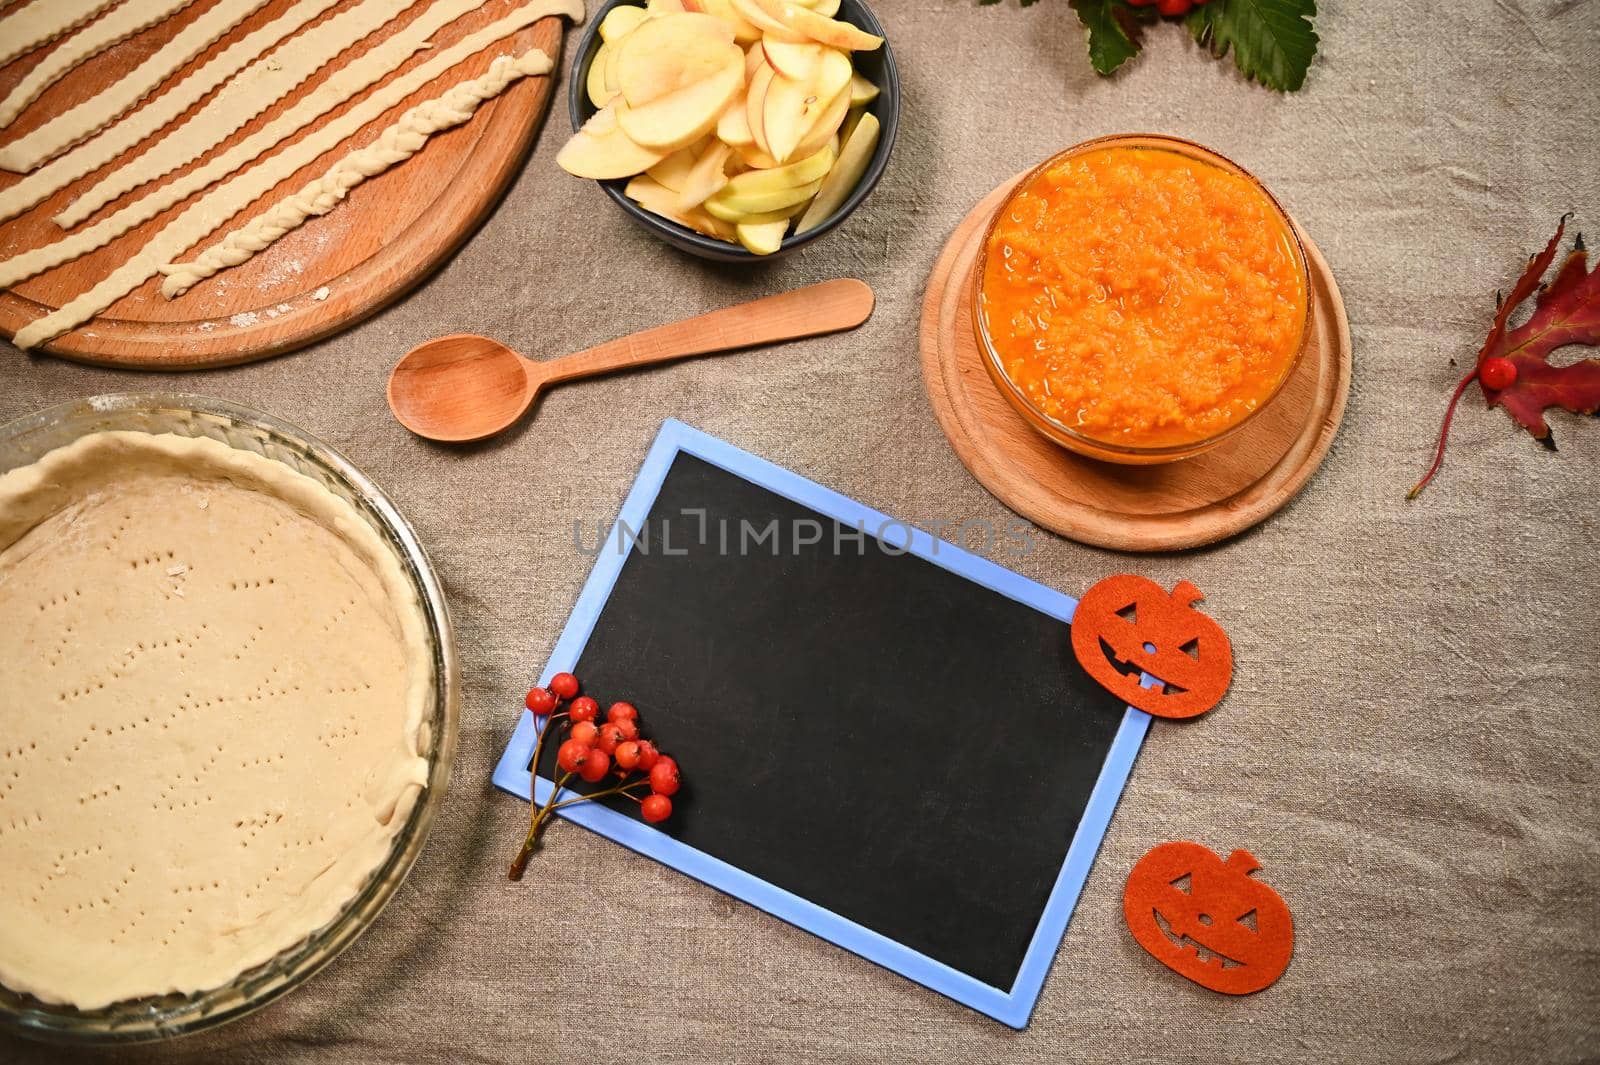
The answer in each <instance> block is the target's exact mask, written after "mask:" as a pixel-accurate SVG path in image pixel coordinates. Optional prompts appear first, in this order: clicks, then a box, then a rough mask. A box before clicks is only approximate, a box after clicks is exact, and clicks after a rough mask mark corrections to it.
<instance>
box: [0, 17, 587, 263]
mask: <svg viewBox="0 0 1600 1065" xmlns="http://www.w3.org/2000/svg"><path fill="white" fill-rule="evenodd" d="M481 2H482V0H438V2H437V3H435V4H434V5H433V6H432V7H430V8H429V9H428V10H427V11H425V12H423V13H422V15H420V16H419V17H417V18H416V19H414V20H412V21H411V22H409V23H407V24H406V25H405V26H403V27H401V28H400V29H399V30H397V31H396V32H395V34H394V35H393V36H392V37H390V38H389V39H388V40H386V41H383V42H381V43H379V44H377V45H375V46H374V47H373V48H371V49H370V50H368V51H367V52H366V53H365V54H363V55H361V56H360V57H358V58H356V59H354V60H352V61H351V62H350V63H349V65H347V66H345V67H343V68H341V69H339V70H336V71H334V72H333V74H332V75H331V76H330V77H329V78H328V80H327V81H325V82H323V83H322V84H321V85H319V86H317V88H316V90H315V91H314V92H311V93H309V94H308V95H306V96H305V97H303V98H301V100H300V102H299V103H297V104H295V105H294V106H293V107H291V108H290V109H289V110H287V111H285V112H284V113H283V114H281V115H279V116H278V117H277V118H275V119H273V120H272V121H271V122H268V123H267V124H266V125H265V126H263V127H261V128H260V129H259V130H257V131H256V132H255V133H252V134H251V135H250V136H248V137H246V138H245V139H244V140H242V141H240V142H239V143H238V144H236V145H234V146H233V147H232V148H230V149H228V150H227V151H225V152H223V153H222V154H221V155H218V156H216V157H215V158H213V159H211V160H210V161H209V162H206V163H205V164H203V165H201V166H197V167H195V168H194V169H193V170H190V171H188V172H187V173H184V174H180V175H178V176H177V177H176V178H173V179H172V180H171V181H170V182H168V183H167V184H165V185H162V186H161V187H160V188H158V189H155V190H154V191H152V192H150V193H149V194H147V195H145V196H144V197H142V198H141V199H138V200H135V201H134V202H133V203H130V204H128V205H127V206H126V207H124V208H122V209H121V210H120V211H117V212H116V213H115V214H113V215H111V216H109V217H107V218H103V219H101V220H100V221H98V222H96V223H95V224H94V225H92V226H89V227H88V228H86V229H80V230H79V231H78V232H76V233H73V234H71V235H69V236H66V237H63V238H61V239H60V240H58V241H56V242H55V243H54V244H47V245H45V246H44V247H42V248H35V249H33V250H32V251H27V252H24V253H22V254H21V255H17V256H13V257H12V258H10V259H7V260H5V261H4V262H0V288H10V287H11V286H13V285H15V284H16V283H17V282H19V281H22V280H24V279H26V278H30V277H32V276H34V275H35V274H42V273H44V271H46V270H49V269H52V268H53V267H57V266H60V265H61V264H62V263H65V262H71V261H72V260H73V259H76V258H79V257H80V256H83V255H87V254H89V253H90V252H92V251H94V250H95V249H96V248H99V247H102V246H103V245H106V244H109V243H110V242H111V241H113V240H115V239H116V238H118V237H120V236H122V234H124V233H126V232H127V231H128V230H130V229H133V228H135V227H136V226H140V225H143V224H144V223H145V222H148V221H149V220H150V219H152V218H154V217H155V216H156V215H158V214H161V213H162V212H163V211H165V210H167V209H168V208H169V207H172V206H173V205H174V204H177V203H181V202H182V201H184V200H186V199H188V198H189V197H190V196H191V195H192V194H194V193H195V192H198V191H199V190H201V189H203V188H206V187H208V186H210V185H212V184H215V183H216V182H218V181H220V180H222V179H223V178H225V177H227V176H228V175H229V174H231V173H233V172H234V171H235V170H238V169H239V168H240V167H242V166H244V165H246V164H248V163H249V162H250V161H251V160H253V159H254V158H255V157H256V156H258V155H260V154H261V153H262V152H265V151H268V150H270V149H271V148H273V147H274V146H276V145H277V144H278V143H279V142H281V141H283V140H285V139H287V138H289V137H291V136H293V135H294V134H295V133H298V132H299V131H300V130H301V129H303V128H305V127H306V126H309V125H310V124H311V123H313V122H315V121H316V120H317V119H319V118H321V117H322V116H323V115H325V114H327V113H328V112H329V111H332V110H333V109H334V108H336V107H338V106H339V105H340V104H343V103H344V102H346V101H347V100H349V99H351V98H352V97H354V96H357V95H359V94H360V93H361V92H362V91H363V90H365V89H366V88H367V87H368V86H370V85H372V84H373V83H374V82H377V81H380V80H382V79H383V78H385V77H387V76H388V75H389V74H391V73H393V72H394V69H395V68H396V67H398V66H400V64H402V63H404V62H405V61H406V60H407V59H409V58H411V56H412V55H413V54H414V53H416V52H419V51H421V50H422V49H424V48H427V47H428V46H429V45H428V38H429V37H430V36H431V35H432V34H433V33H434V32H435V31H437V30H438V29H439V28H440V27H441V26H443V25H445V24H446V23H448V22H452V21H454V20H455V19H458V18H460V17H461V16H462V15H464V14H466V13H467V12H468V11H471V10H473V9H475V8H477V7H478V6H480V4H481ZM573 2H575V3H577V2H580V0H573ZM479 47H482V46H481V45H480V46H479ZM390 106H393V105H392V104H391V105H390ZM368 121H371V120H370V119H369V120H368ZM354 132H355V130H351V133H354ZM346 136H348V134H346ZM329 147H332V145H330V146H329ZM326 150H327V149H326V148H325V149H323V151H326ZM318 154H321V153H318ZM308 161H309V160H308ZM301 165H302V166H303V165H305V164H304V163H302V164H301ZM295 169H298V167H294V168H291V171H290V172H292V171H293V170H295ZM261 191H262V192H266V191H267V190H266V189H262V190H261ZM257 195H260V193H258V194H257ZM246 202H248V201H246ZM240 206H241V207H242V206H244V205H243V204H241V205H240ZM234 210H238V208H237V207H236V208H234ZM232 213H233V212H232V211H230V212H228V214H232ZM227 218H228V215H223V216H222V217H221V218H218V219H217V220H216V222H215V223H214V226H215V225H221V224H222V223H223V222H224V221H226V220H227ZM201 235H202V236H203V235H204V234H201ZM177 250H178V251H182V250H183V249H182V248H179V249H177ZM163 261H165V260H163Z"/></svg>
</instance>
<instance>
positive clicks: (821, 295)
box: [528, 278, 872, 384]
mask: <svg viewBox="0 0 1600 1065" xmlns="http://www.w3.org/2000/svg"><path fill="white" fill-rule="evenodd" d="M870 314H872V289H871V288H869V287H868V286H867V284H866V283H865V282H863V281H857V280H855V279H854V278H839V279H838V280H835V281H824V282H822V283H821V284H820V285H808V286H806V287H805V288H797V289H794V290H793V291H791V292H780V293H779V294H778V295H776V296H763V297H762V298H761V299H758V300H751V301H749V302H748V303H738V304H735V305H734V306H732V307H724V308H723V309H722V310H720V311H712V312H711V313H710V314H702V315H700V316H699V317H697V318H686V319H684V320H683V321H681V322H673V323H672V324H670V325H661V326H657V327H655V328H654V329H646V330H644V331H643V332H639V333H634V334H632V335H631V336H625V337H620V338H618V339H616V340H611V341H607V342H606V343H604V344H601V345H599V346H597V347H593V348H590V349H589V350H587V351H580V352H578V353H577V354H575V355H567V356H564V357H562V358H559V359H549V360H547V361H544V362H536V363H534V364H533V365H531V366H529V367H528V376H529V377H530V378H537V379H539V382H540V383H541V384H553V383H555V382H557V381H570V380H572V379H573V378H575V377H588V376H589V375H591V374H599V373H610V372H611V371H613V370H625V369H631V368H633V367H635V366H649V365H650V364H652V363H658V362H670V361H671V360H673V359H682V358H686V357H688V356H690V355H709V354H711V353H712V352H716V351H733V350H735V349H737V348H748V347H754V346H756V345H758V344H773V343H776V342H778V341H780V340H794V339H796V338H798V337H814V336H821V335H822V334H823V333H837V332H839V331H840V330H842V329H854V328H855V327H856V326H858V325H860V324H861V323H862V322H864V321H866V320H867V317H868V316H869V315H870Z"/></svg>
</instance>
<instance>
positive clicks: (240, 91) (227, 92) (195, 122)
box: [0, 0, 417, 229]
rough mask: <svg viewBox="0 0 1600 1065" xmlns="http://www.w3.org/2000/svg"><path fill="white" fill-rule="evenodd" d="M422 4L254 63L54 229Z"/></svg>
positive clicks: (300, 41)
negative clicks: (406, 11) (408, 10)
mask: <svg viewBox="0 0 1600 1065" xmlns="http://www.w3.org/2000/svg"><path fill="white" fill-rule="evenodd" d="M416 2H417V0H362V2H361V3H359V4H356V5H355V6H354V7H352V8H351V9H350V10H348V11H344V12H341V13H340V14H337V15H335V16H334V17H333V18H330V19H329V20H328V21H326V22H323V23H319V24H318V25H316V26H312V27H311V28H310V29H308V30H306V31H305V33H303V34H301V35H300V36H298V37H295V38H294V39H293V40H291V41H289V42H288V43H287V44H285V45H284V46H283V47H282V48H279V49H278V50H277V51H275V52H273V53H272V54H271V55H269V56H267V57H266V58H264V59H258V60H256V62H254V63H252V64H251V65H250V68H249V69H248V70H246V71H244V72H243V73H241V74H240V75H239V76H238V77H237V78H234V79H233V80H232V81H230V82H228V84H226V85H224V86H223V87H222V88H221V89H220V90H219V91H218V92H217V94H216V95H215V96H213V97H212V98H211V99H210V100H208V101H207V102H206V105H205V107H203V108H201V109H200V110H199V111H198V112H196V113H195V114H194V116H193V117H191V118H189V119H187V120H186V121H185V122H184V123H183V125H181V126H179V127H178V128H177V129H175V130H173V131H172V132H171V133H168V134H167V135H166V136H165V137H163V138H161V140H160V141H159V142H157V143H156V144H155V145H154V146H152V147H150V148H148V149H146V150H145V151H144V152H142V153H141V154H140V155H138V156H137V157H135V158H134V159H132V160H131V161H129V162H127V163H125V164H123V165H122V166H120V167H118V168H117V169H115V170H113V171H112V172H111V173H110V174H107V175H106V176H105V177H104V178H101V179H100V180H99V181H98V182H96V183H95V185H94V187H93V188H91V189H89V190H88V191H87V192H85V193H84V194H83V195H81V196H79V197H78V198H77V199H76V200H73V201H72V203H70V204H69V205H68V206H67V207H66V209H65V210H63V211H62V212H61V213H60V214H58V215H56V224H57V225H59V226H60V227H61V228H62V229H71V228H72V227H73V226H75V225H77V224H78V223H79V222H82V221H83V220H84V219H86V218H88V217H89V216H90V215H92V214H94V213H95V212H96V211H98V210H100V208H102V207H104V206H105V205H106V204H108V203H110V202H111V201H112V200H115V199H117V198H118V197H119V196H122V195H123V194H124V193H128V192H132V191H133V190H134V189H136V188H138V187H140V186H141V185H147V184H149V183H150V182H152V181H154V180H156V179H157V178H160V177H164V176H165V175H167V174H170V173H172V172H173V171H174V170H176V169H178V168H179V167H180V166H187V165H188V164H189V163H192V162H194V160H196V159H198V158H200V157H201V156H202V155H204V154H205V153H206V152H208V151H210V150H211V149H212V148H215V147H216V146H217V145H219V144H221V143H222V142H223V141H225V140H227V139H228V138H229V137H231V136H233V134H234V133H236V132H237V131H238V130H240V129H242V128H243V127H244V125H245V123H247V122H249V121H250V120H251V119H253V118H255V117H256V116H257V115H259V114H260V113H261V112H263V111H265V110H266V109H267V108H269V107H271V106H272V105H273V104H275V103H277V102H278V101H279V100H281V99H283V98H284V97H285V96H287V95H289V93H291V92H293V91H294V90H295V89H297V88H299V87H300V84H301V83H302V82H304V81H305V80H306V79H307V78H309V77H311V75H313V74H315V73H316V72H317V71H318V70H321V69H322V68H323V67H324V66H326V65H327V64H328V63H330V62H332V61H333V59H334V58H335V57H336V56H338V55H339V53H341V52H343V51H344V50H345V49H346V48H349V47H350V46H351V45H353V44H355V43H356V42H357V41H360V40H362V39H363V38H365V37H367V36H369V35H370V34H372V33H374V32H375V31H377V30H378V29H379V28H381V27H383V26H386V25H388V24H389V23H390V22H393V21H394V20H395V19H396V18H399V17H400V15H401V14H403V13H404V12H405V10H406V8H408V7H411V6H412V5H413V4H415V3H416ZM0 166H6V167H8V168H9V164H8V163H7V162H6V150H5V149H0Z"/></svg>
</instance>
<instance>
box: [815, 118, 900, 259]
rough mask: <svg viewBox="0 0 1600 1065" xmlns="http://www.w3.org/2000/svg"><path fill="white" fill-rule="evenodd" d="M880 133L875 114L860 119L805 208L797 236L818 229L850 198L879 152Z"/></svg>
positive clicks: (880, 128)
mask: <svg viewBox="0 0 1600 1065" xmlns="http://www.w3.org/2000/svg"><path fill="white" fill-rule="evenodd" d="M881 132H882V127H881V126H880V125H879V123H878V117H877V116H876V115H872V114H863V115H862V116H861V120H860V121H859V122H858V123H856V128H855V132H853V133H851V134H850V138H849V139H848V140H846V141H845V142H844V148H843V149H841V150H840V152H839V161H838V162H837V163H836V164H834V167H833V169H832V170H830V171H829V172H828V176H827V177H825V178H823V179H822V186H821V187H820V188H819V189H817V198H816V199H814V200H812V201H811V206H810V207H808V208H806V213H805V214H804V215H802V216H801V217H800V222H799V224H798V225H796V226H795V227H794V231H795V233H796V234H799V233H804V232H805V231H806V230H808V229H815V228H816V227H817V226H819V225H821V224H822V223H823V222H826V221H827V220H828V218H829V217H831V216H832V215H833V212H835V211H837V210H838V209H839V207H840V205H842V204H843V203H844V201H845V200H847V199H849V197H850V193H852V192H854V191H855V187H856V186H857V185H859V184H861V176H862V175H863V174H865V173H866V172H867V165H868V164H869V163H871V162H872V153H873V152H874V151H876V150H877V147H878V135H879V134H880V133H881Z"/></svg>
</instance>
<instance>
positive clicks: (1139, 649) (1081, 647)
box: [1072, 573, 1233, 717]
mask: <svg viewBox="0 0 1600 1065" xmlns="http://www.w3.org/2000/svg"><path fill="white" fill-rule="evenodd" d="M1200 598H1202V593H1201V591H1200V589H1198V588H1196V587H1195V586H1194V585H1192V584H1190V583H1189V582H1188V581H1180V582H1178V586H1177V587H1176V588H1174V589H1173V590H1172V594H1171V595H1168V594H1167V592H1166V590H1165V589H1163V588H1162V587H1161V585H1159V584H1157V583H1155V582H1154V581H1151V580H1146V579H1145V578H1143V577H1139V576H1135V575H1133V574H1131V573H1124V574H1121V575H1120V576H1116V577H1107V578H1105V579H1104V580H1102V581H1100V582H1099V583H1098V584H1096V585H1095V586H1094V587H1093V588H1090V589H1089V590H1088V592H1086V593H1085V594H1084V596H1083V598H1082V599H1080V600H1078V609H1077V611H1076V612H1075V613H1074V614H1073V616H1072V652H1073V654H1075V655H1077V657H1078V662H1079V664H1080V665H1082V666H1083V668H1084V670H1085V671H1086V672H1087V673H1088V674H1089V676H1091V677H1093V678H1094V679H1095V680H1096V681H1098V682H1099V683H1100V685H1101V686H1102V687H1104V688H1105V689H1106V690H1107V691H1109V692H1110V693H1111V694H1113V695H1115V696H1117V697H1118V698H1120V699H1121V700H1123V701H1124V702H1126V703H1127V704H1128V705H1130V706H1137V707H1138V708H1139V709H1140V710H1144V711H1146V712H1148V713H1151V714H1155V715H1156V716H1157V717H1194V716H1196V715H1197V714H1203V713H1205V712H1206V711H1207V710H1210V709H1211V708H1212V707H1213V706H1216V705H1217V702H1218V701H1219V700H1221V698H1222V696H1223V693H1224V692H1226V691H1227V690H1228V683H1229V682H1230V681H1231V680H1232V679H1233V647H1232V645H1231V644H1229V643H1228V634H1227V633H1225V632H1223V631H1222V626H1221V625H1218V624H1217V623H1216V622H1215V621H1213V620H1211V619H1210V618H1209V617H1207V616H1206V615H1205V614H1202V613H1201V612H1200V611H1198V610H1196V609H1194V605H1193V604H1194V602H1195V601H1196V600H1197V599H1200ZM1119 663H1121V664H1122V665H1119ZM1123 665H1125V666H1126V667H1128V668H1127V670H1126V671H1124V669H1123ZM1140 673H1148V674H1150V675H1151V676H1152V677H1157V678H1159V679H1160V680H1162V681H1163V682H1165V689H1164V690H1163V687H1162V685H1159V684H1158V685H1157V686H1155V687H1153V688H1146V687H1143V686H1142V685H1141V684H1140V683H1139V674H1140Z"/></svg>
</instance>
